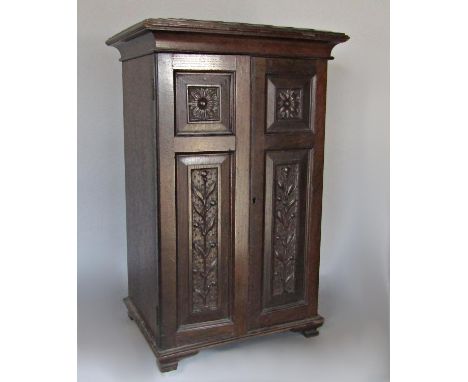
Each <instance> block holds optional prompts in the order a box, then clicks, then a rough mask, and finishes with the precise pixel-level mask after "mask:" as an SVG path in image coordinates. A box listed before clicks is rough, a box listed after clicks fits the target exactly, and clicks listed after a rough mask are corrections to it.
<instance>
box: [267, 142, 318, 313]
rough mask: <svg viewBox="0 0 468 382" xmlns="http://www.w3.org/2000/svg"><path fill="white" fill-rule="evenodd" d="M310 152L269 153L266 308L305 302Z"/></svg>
mask: <svg viewBox="0 0 468 382" xmlns="http://www.w3.org/2000/svg"><path fill="white" fill-rule="evenodd" d="M308 152H309V150H284V151H283V150H282V151H267V153H266V163H265V182H266V184H265V234H264V268H263V269H264V278H263V280H264V285H263V307H264V309H268V308H278V307H281V306H283V305H290V304H291V303H304V299H305V287H304V285H305V269H306V265H305V255H304V251H305V242H306V237H305V226H306V219H305V216H306V215H305V211H306V209H307V195H308V190H307V174H308V172H309V171H310V169H309V164H308Z"/></svg>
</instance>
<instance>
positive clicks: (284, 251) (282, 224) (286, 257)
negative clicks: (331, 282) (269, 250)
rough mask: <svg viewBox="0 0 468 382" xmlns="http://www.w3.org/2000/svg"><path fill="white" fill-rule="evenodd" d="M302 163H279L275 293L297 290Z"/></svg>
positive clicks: (276, 195) (276, 173) (275, 230)
mask: <svg viewBox="0 0 468 382" xmlns="http://www.w3.org/2000/svg"><path fill="white" fill-rule="evenodd" d="M298 172H299V165H298V164H297V163H295V164H280V165H277V166H276V167H275V180H274V182H275V203H274V206H273V208H274V216H275V219H274V222H273V224H274V236H273V238H274V239H273V253H274V261H273V288H272V289H273V291H272V292H273V295H274V296H276V295H282V294H286V293H293V292H294V291H295V268H296V264H295V262H296V255H297V242H296V237H297V213H298V198H299V194H298V182H299V177H298Z"/></svg>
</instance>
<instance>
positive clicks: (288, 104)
mask: <svg viewBox="0 0 468 382" xmlns="http://www.w3.org/2000/svg"><path fill="white" fill-rule="evenodd" d="M302 103H303V99H302V89H300V88H295V89H277V91H276V118H277V119H278V120H289V119H300V118H302Z"/></svg>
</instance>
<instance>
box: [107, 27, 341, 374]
mask: <svg viewBox="0 0 468 382" xmlns="http://www.w3.org/2000/svg"><path fill="white" fill-rule="evenodd" d="M347 39H348V36H346V35H344V34H342V33H332V32H322V31H316V30H310V29H308V30H306V29H294V28H281V27H273V26H264V25H249V24H234V23H223V22H208V21H195V20H180V19H149V20H145V21H143V22H141V23H139V24H137V25H135V26H133V27H130V28H128V29H126V30H124V31H123V32H121V33H119V34H117V35H115V36H114V37H112V38H110V39H109V40H108V41H107V44H108V45H112V46H115V47H116V48H118V49H119V51H120V54H121V61H122V71H123V76H122V77H123V102H124V137H125V176H126V204H127V253H128V290H129V296H128V297H127V298H126V299H125V300H124V301H125V304H126V306H127V309H128V314H129V317H130V318H131V319H133V320H134V321H135V322H136V323H137V324H138V327H139V328H140V330H141V332H142V334H143V335H144V336H145V338H146V340H147V341H148V343H149V345H150V347H151V349H152V350H153V352H154V353H155V355H156V358H157V360H158V364H159V367H160V369H161V371H169V370H174V369H175V368H177V364H178V362H179V360H180V359H182V358H184V357H187V356H190V355H193V354H195V353H197V352H198V351H199V350H200V349H203V348H206V347H209V346H214V345H218V344H223V343H226V342H231V341H236V340H239V339H243V338H247V337H252V336H256V335H261V334H267V333H276V332H281V331H287V330H292V331H297V332H301V333H302V334H304V335H305V336H307V337H308V336H313V335H316V334H318V332H317V328H318V327H319V326H321V325H322V323H323V318H322V317H321V316H320V315H319V314H318V311H317V298H318V281H319V280H318V276H319V256H320V221H321V199H322V173H323V157H324V128H325V126H324V122H325V100H326V76H327V62H328V60H329V59H330V58H331V56H330V53H331V50H332V48H333V47H334V46H335V45H336V44H338V43H340V42H344V41H346V40H347Z"/></svg>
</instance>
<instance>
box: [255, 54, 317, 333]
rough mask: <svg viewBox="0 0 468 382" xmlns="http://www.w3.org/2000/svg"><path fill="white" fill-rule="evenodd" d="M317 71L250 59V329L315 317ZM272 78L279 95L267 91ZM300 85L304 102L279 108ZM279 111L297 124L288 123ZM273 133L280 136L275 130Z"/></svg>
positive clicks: (311, 65)
mask: <svg viewBox="0 0 468 382" xmlns="http://www.w3.org/2000/svg"><path fill="white" fill-rule="evenodd" d="M316 66H317V60H290V59H266V58H254V59H252V68H253V73H252V99H253V100H254V101H255V106H254V108H255V109H256V110H257V111H258V112H257V113H255V114H254V115H253V118H252V150H251V152H252V159H251V160H252V170H251V171H252V176H251V192H252V197H253V198H255V204H253V205H252V208H251V214H250V238H251V241H250V269H249V272H250V274H251V279H250V280H251V281H250V283H249V288H250V289H249V291H250V292H249V327H250V328H259V327H264V326H269V325H272V324H277V323H280V322H288V321H294V320H297V319H302V318H305V317H311V316H314V315H317V297H318V296H317V285H318V277H317V276H318V275H317V272H316V269H315V267H316V266H318V265H317V263H316V261H314V259H315V258H316V257H318V251H319V248H312V244H311V242H312V240H313V237H311V236H310V231H311V229H312V220H313V219H318V220H320V219H321V216H320V210H319V207H318V206H314V205H313V203H311V201H312V200H314V192H315V191H316V187H317V186H318V185H317V184H314V182H313V172H314V167H315V160H314V159H315V158H314V151H315V149H316V145H317V141H316V139H315V137H314V135H315V133H314V132H316V130H317V126H315V121H314V120H313V119H312V117H311V115H312V113H311V112H310V110H315V109H316V102H317V100H316V97H315V93H316V89H315V86H314V87H313V88H311V85H310V84H316V83H317V81H316V73H317V69H316ZM271 78H276V81H277V83H278V84H281V87H274V88H268V84H269V81H270V79H271ZM300 84H302V86H303V88H301V89H302V92H300V97H299V98H297V99H295V100H294V99H293V100H290V102H289V104H283V103H282V102H279V101H278V100H281V101H284V100H288V98H285V99H284V100H283V98H281V96H282V94H283V93H286V92H287V91H288V90H290V89H297V88H298V86H301V85H300ZM306 94H308V95H309V96H306ZM295 103H299V104H300V108H299V107H298V105H297V104H295ZM306 103H307V104H306ZM269 108H272V110H268V109H269ZM281 109H284V110H285V113H286V112H288V111H291V113H292V114H290V115H291V116H292V118H286V119H283V118H284V117H283V116H282V114H281V113H280V111H281ZM298 109H299V110H300V112H296V110H298ZM269 116H272V117H271V120H269ZM281 123H286V125H284V126H281ZM275 125H276V126H281V128H278V129H271V128H270V127H271V126H275ZM296 126H297V128H296ZM288 128H289V130H288ZM303 130H306V131H303ZM322 144H323V143H322Z"/></svg>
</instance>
